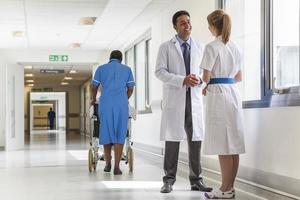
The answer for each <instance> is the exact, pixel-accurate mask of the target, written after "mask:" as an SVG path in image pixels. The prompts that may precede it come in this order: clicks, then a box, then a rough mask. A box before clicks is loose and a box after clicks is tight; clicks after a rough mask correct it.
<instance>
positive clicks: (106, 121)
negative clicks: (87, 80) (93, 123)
mask: <svg viewBox="0 0 300 200" xmlns="http://www.w3.org/2000/svg"><path fill="white" fill-rule="evenodd" d="M121 62H122V53H121V52H120V51H119V50H114V51H112V52H111V54H110V60H109V62H108V63H107V64H104V65H101V66H99V67H98V68H97V70H96V73H95V75H94V77H93V80H92V82H91V88H92V102H91V104H92V105H93V104H94V103H95V102H96V95H97V91H98V87H99V86H101V96H100V101H99V102H100V106H99V112H98V113H99V115H100V136H99V140H100V144H102V145H104V156H105V160H106V166H105V168H104V171H106V172H110V170H111V149H112V146H114V152H115V166H114V174H115V175H120V174H122V171H121V170H120V167H119V164H120V160H121V156H122V152H123V145H124V143H125V137H126V134H127V125H128V99H129V98H130V96H131V95H132V93H133V87H134V86H135V82H134V80H133V75H132V71H131V69H130V68H129V67H128V66H126V65H123V64H121Z"/></svg>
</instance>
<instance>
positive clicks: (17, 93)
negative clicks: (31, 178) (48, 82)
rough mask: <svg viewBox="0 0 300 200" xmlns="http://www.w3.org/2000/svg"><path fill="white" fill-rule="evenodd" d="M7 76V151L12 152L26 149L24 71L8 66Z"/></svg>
mask: <svg viewBox="0 0 300 200" xmlns="http://www.w3.org/2000/svg"><path fill="white" fill-rule="evenodd" d="M5 75H6V82H5V87H6V91H7V92H6V93H5V95H3V96H4V97H5V99H6V104H5V107H6V109H5V113H6V134H5V149H6V150H7V151H11V150H18V149H23V147H24V102H23V100H24V98H23V94H24V86H23V85H24V69H23V67H22V66H19V65H16V64H7V65H6V74H5ZM20 97H21V98H20Z"/></svg>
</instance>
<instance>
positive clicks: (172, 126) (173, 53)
mask: <svg viewBox="0 0 300 200" xmlns="http://www.w3.org/2000/svg"><path fill="white" fill-rule="evenodd" d="M172 23H173V28H174V29H175V31H176V32H177V34H176V35H175V36H174V37H173V38H172V39H171V40H169V41H167V42H165V43H163V44H161V46H160V48H159V52H158V56H157V62H156V69H155V75H156V77H157V78H158V79H159V80H161V81H162V82H163V99H162V116H161V130H160V134H161V135H160V138H161V140H162V141H165V156H164V171H165V176H164V177H163V183H164V184H163V186H162V188H161V190H160V192H161V193H169V192H171V191H172V186H173V184H174V183H175V181H176V172H177V164H178V154H179V145H180V141H182V140H184V139H187V141H188V157H189V169H190V170H189V179H190V184H191V190H197V191H211V188H210V187H207V186H206V185H205V184H204V182H203V179H202V177H201V176H200V174H201V165H200V151H201V141H202V140H203V120H202V95H201V88H200V84H201V80H200V78H199V76H200V67H199V65H200V62H201V57H202V51H203V50H202V46H201V45H200V44H199V43H197V42H196V41H195V40H194V39H193V38H192V37H191V31H192V25H191V22H190V14H189V13H188V12H187V11H184V10H182V11H178V12H176V13H175V14H174V15H173V18H172Z"/></svg>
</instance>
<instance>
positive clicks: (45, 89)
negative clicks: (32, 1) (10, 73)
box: [31, 88, 53, 92]
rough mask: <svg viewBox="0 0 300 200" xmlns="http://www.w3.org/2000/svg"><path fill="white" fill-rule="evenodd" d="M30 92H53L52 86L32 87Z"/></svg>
mask: <svg viewBox="0 0 300 200" xmlns="http://www.w3.org/2000/svg"><path fill="white" fill-rule="evenodd" d="M31 92H53V88H32V89H31Z"/></svg>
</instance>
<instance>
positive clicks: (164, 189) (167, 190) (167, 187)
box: [160, 182, 172, 193]
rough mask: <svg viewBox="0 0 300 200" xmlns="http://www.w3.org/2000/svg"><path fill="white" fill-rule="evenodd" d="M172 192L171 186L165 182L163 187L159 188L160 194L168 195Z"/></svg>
mask: <svg viewBox="0 0 300 200" xmlns="http://www.w3.org/2000/svg"><path fill="white" fill-rule="evenodd" d="M171 191H172V184H171V183H168V182H165V183H164V185H163V186H162V187H161V189H160V192H161V193H170V192H171Z"/></svg>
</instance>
